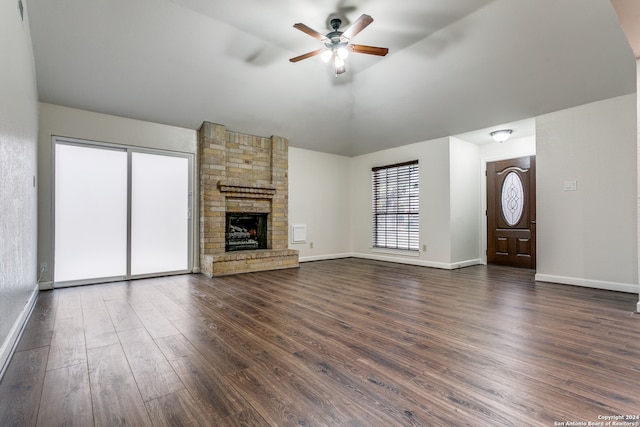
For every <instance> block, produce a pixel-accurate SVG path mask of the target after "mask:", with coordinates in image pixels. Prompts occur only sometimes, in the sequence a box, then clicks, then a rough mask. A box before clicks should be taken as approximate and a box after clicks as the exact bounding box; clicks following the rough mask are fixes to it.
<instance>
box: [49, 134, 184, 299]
mask: <svg viewBox="0 0 640 427" xmlns="http://www.w3.org/2000/svg"><path fill="white" fill-rule="evenodd" d="M58 144H62V145H72V146H77V147H85V148H96V149H103V150H114V151H121V152H125V153H126V154H127V213H126V214H127V236H126V238H127V248H126V274H125V275H124V276H113V277H100V278H89V279H80V280H70V281H63V282H56V281H55V268H56V267H55V265H56V263H55V256H56V242H55V236H56V230H55V228H56V202H55V201H56V194H55V193H56V191H55V186H56V185H55V183H56V181H55V180H56V145H58ZM51 148H52V149H51V153H52V156H51V159H52V168H51V170H52V179H51V194H52V204H51V209H52V212H51V218H52V233H51V253H52V254H53V257H52V261H53V262H51V280H52V287H53V288H64V287H70V286H79V285H89V284H95V283H107V282H116V281H123V280H130V279H142V278H147V277H158V276H169V275H177V274H186V273H191V271H192V268H193V239H194V235H193V234H194V224H193V211H194V203H195V201H194V182H193V181H194V179H193V168H194V155H193V154H192V153H184V152H179V151H171V150H162V149H154V148H146V147H137V146H133V145H124V144H115V143H109V142H99V141H90V140H84V139H78V138H69V137H62V136H52V137H51ZM133 153H144V154H153V155H161V156H169V157H178V158H185V159H187V162H188V171H187V173H188V181H187V182H188V199H187V200H188V207H187V209H188V216H187V234H188V238H187V250H188V254H187V268H186V269H184V270H177V271H163V272H158V273H149V274H137V275H132V274H131V255H132V254H131V244H132V239H131V232H132V230H131V222H132V219H131V218H132V202H133V200H132V185H133V184H132V155H133Z"/></svg>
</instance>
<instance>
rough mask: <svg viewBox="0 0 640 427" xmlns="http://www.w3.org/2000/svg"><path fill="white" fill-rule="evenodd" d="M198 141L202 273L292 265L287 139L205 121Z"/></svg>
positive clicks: (294, 259)
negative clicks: (247, 133) (242, 132)
mask: <svg viewBox="0 0 640 427" xmlns="http://www.w3.org/2000/svg"><path fill="white" fill-rule="evenodd" d="M198 143H199V157H200V161H199V165H200V268H201V271H202V273H203V274H206V275H207V276H210V277H212V276H223V275H228V274H236V273H246V272H251V271H263V270H276V269H281V268H291V267H297V266H298V251H296V250H290V249H289V248H288V235H289V234H288V227H289V224H288V142H287V140H286V139H284V138H281V137H277V136H272V137H270V138H265V137H260V136H253V135H246V134H241V133H237V132H230V131H228V130H227V129H226V128H225V127H224V126H222V125H218V124H215V123H210V122H204V123H203V124H202V126H201V127H200V129H199V131H198Z"/></svg>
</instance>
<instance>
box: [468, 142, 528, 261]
mask: <svg viewBox="0 0 640 427" xmlns="http://www.w3.org/2000/svg"><path fill="white" fill-rule="evenodd" d="M535 155H536V153H535V151H534V152H533V153H528V152H523V153H506V154H504V155H497V156H488V157H483V158H481V159H480V212H478V214H479V217H480V248H478V249H479V251H480V262H481V263H482V264H484V265H487V249H488V242H487V163H491V162H498V161H501V160H511V159H517V158H520V157H529V156H535ZM536 188H537V186H536ZM537 249H538V248H537V247H536V251H537Z"/></svg>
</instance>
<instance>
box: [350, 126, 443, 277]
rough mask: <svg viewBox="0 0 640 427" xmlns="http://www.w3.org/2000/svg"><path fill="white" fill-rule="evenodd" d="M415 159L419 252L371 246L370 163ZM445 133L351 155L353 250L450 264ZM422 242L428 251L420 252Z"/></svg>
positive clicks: (381, 256)
mask: <svg viewBox="0 0 640 427" xmlns="http://www.w3.org/2000/svg"><path fill="white" fill-rule="evenodd" d="M415 159H418V163H419V167H420V212H421V215H420V249H421V251H420V254H419V256H418V257H414V256H408V255H406V254H402V253H385V252H381V251H377V250H373V249H372V248H371V243H372V242H371V230H372V214H371V168H372V167H374V166H384V165H390V164H394V163H401V162H406V161H410V160H415ZM449 190H450V174H449V138H439V139H436V140H432V141H425V142H420V143H417V144H410V145H405V146H402V147H398V148H392V149H389V150H383V151H378V152H375V153H371V154H365V155H362V156H357V157H354V158H352V159H351V232H352V250H353V252H354V255H356V256H359V257H363V258H371V259H380V260H390V261H395V262H405V263H412V264H419V265H425V266H433V267H440V268H451V267H452V265H451V232H450V225H451V220H450V218H451V217H450V207H451V203H450V191H449ZM423 245H426V247H427V250H426V251H422V248H423Z"/></svg>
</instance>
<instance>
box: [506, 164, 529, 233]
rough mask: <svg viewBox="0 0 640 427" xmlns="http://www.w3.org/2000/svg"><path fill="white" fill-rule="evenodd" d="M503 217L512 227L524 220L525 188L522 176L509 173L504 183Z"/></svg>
mask: <svg viewBox="0 0 640 427" xmlns="http://www.w3.org/2000/svg"><path fill="white" fill-rule="evenodd" d="M501 199H502V216H504V220H505V221H506V222H507V224H509V225H510V226H512V227H513V226H514V225H516V224H517V223H519V222H520V219H522V214H523V213H524V187H523V185H522V180H521V179H520V175H518V174H517V173H515V172H509V174H508V175H507V177H506V178H505V179H504V182H503V183H502V196H501Z"/></svg>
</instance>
